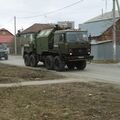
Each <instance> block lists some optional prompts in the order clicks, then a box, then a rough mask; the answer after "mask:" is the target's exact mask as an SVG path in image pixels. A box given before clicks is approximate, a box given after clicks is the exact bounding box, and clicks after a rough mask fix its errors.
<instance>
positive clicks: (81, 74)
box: [0, 56, 120, 84]
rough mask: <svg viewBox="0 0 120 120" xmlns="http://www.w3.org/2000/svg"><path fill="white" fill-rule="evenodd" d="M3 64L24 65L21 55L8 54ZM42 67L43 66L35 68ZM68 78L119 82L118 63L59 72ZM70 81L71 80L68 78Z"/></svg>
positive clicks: (90, 65)
mask: <svg viewBox="0 0 120 120" xmlns="http://www.w3.org/2000/svg"><path fill="white" fill-rule="evenodd" d="M0 62H2V63H5V64H11V65H17V66H24V62H23V59H22V57H21V56H9V60H7V61H6V60H2V61H0ZM37 69H44V70H45V68H43V67H42V68H37ZM59 74H62V75H64V76H66V77H68V78H70V79H73V81H74V80H77V81H78V80H79V81H101V82H110V83H119V84H120V63H119V64H93V63H91V64H88V65H87V68H86V69H85V70H84V71H77V70H74V71H68V70H66V71H65V72H59ZM70 81H71V80H70Z"/></svg>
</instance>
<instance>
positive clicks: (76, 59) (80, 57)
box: [65, 56, 93, 61]
mask: <svg viewBox="0 0 120 120" xmlns="http://www.w3.org/2000/svg"><path fill="white" fill-rule="evenodd" d="M65 59H66V61H81V60H88V61H91V60H93V56H68V57H66V58H65Z"/></svg>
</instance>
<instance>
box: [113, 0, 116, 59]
mask: <svg viewBox="0 0 120 120" xmlns="http://www.w3.org/2000/svg"><path fill="white" fill-rule="evenodd" d="M113 60H114V61H116V16H115V0H113Z"/></svg>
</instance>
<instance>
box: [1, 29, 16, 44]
mask: <svg viewBox="0 0 120 120" xmlns="http://www.w3.org/2000/svg"><path fill="white" fill-rule="evenodd" d="M13 39H14V35H13V34H12V33H11V32H9V31H8V30H6V29H4V28H2V29H0V43H6V44H9V43H11V42H12V41H13Z"/></svg>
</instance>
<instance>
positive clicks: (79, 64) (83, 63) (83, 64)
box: [76, 60, 86, 70]
mask: <svg viewBox="0 0 120 120" xmlns="http://www.w3.org/2000/svg"><path fill="white" fill-rule="evenodd" d="M76 67H77V69H78V70H84V69H85V67H86V60H82V61H79V62H76Z"/></svg>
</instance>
